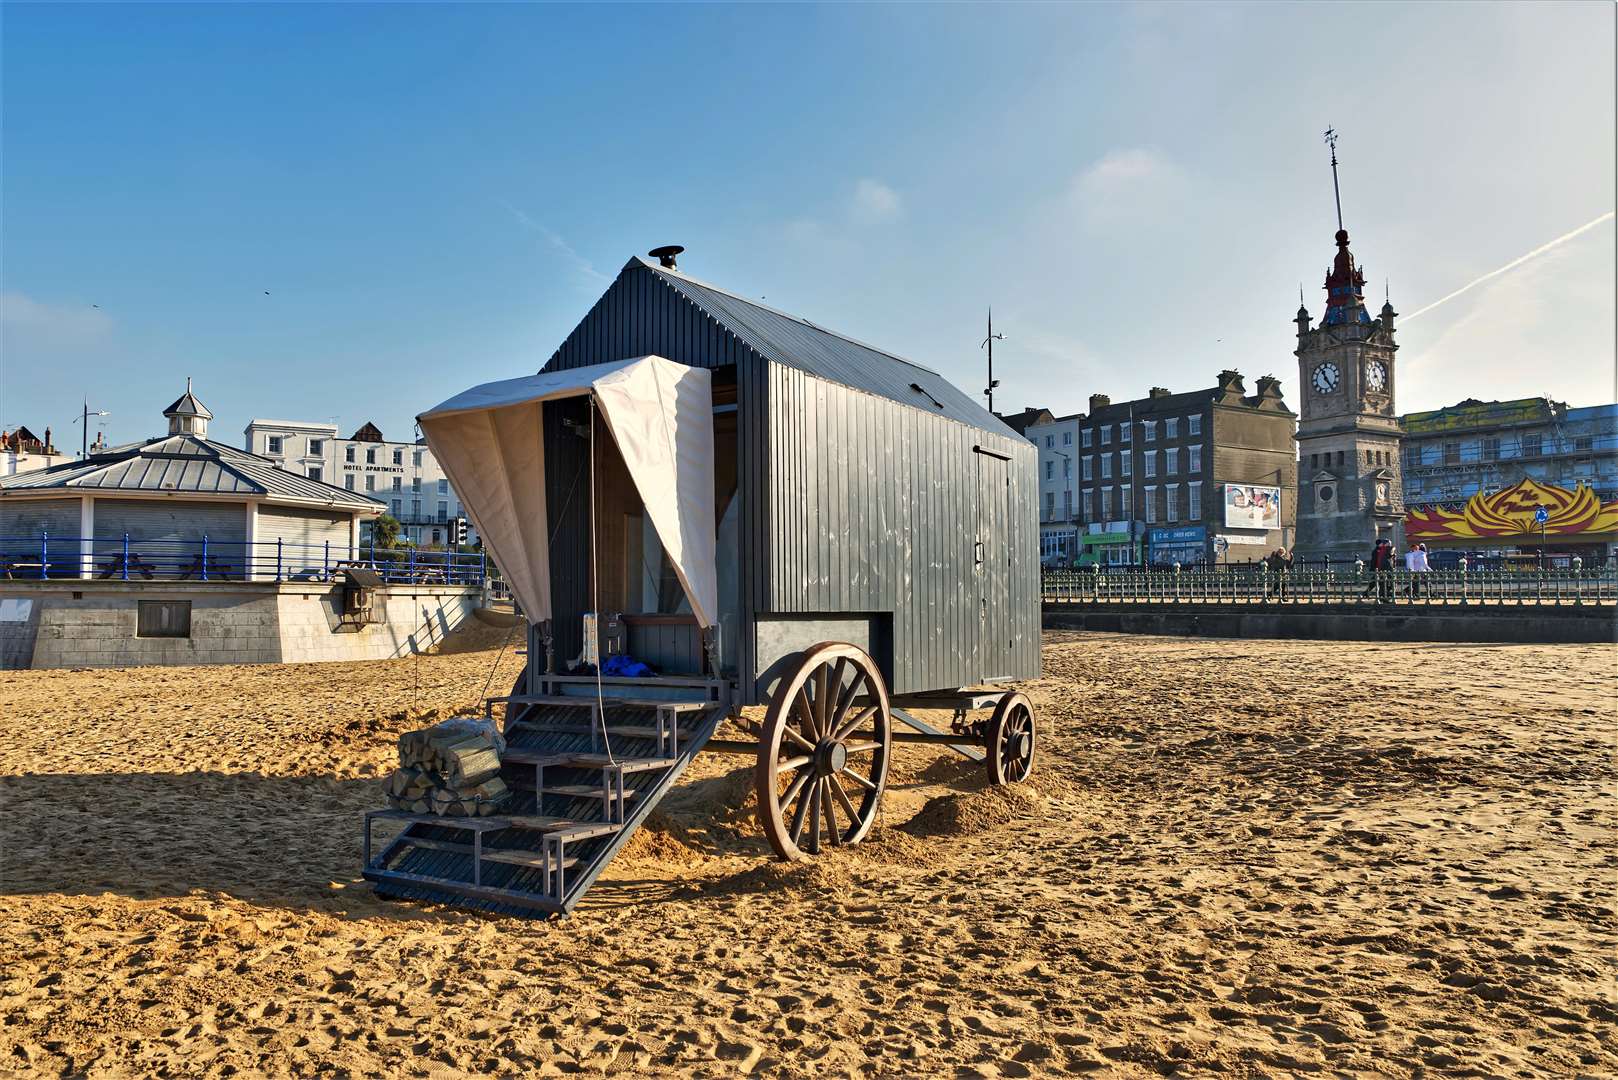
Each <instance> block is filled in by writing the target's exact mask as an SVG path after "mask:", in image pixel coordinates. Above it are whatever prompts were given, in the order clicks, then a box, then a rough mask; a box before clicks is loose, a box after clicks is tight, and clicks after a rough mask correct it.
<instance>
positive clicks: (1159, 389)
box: [1146, 386, 1169, 398]
mask: <svg viewBox="0 0 1618 1080" xmlns="http://www.w3.org/2000/svg"><path fill="white" fill-rule="evenodd" d="M1146 396H1147V397H1149V398H1160V397H1168V396H1169V389H1168V388H1167V387H1164V386H1154V387H1152V388H1151V389H1150V390H1148V391H1147V392H1146Z"/></svg>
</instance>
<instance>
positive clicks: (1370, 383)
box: [1365, 360, 1388, 391]
mask: <svg viewBox="0 0 1618 1080" xmlns="http://www.w3.org/2000/svg"><path fill="white" fill-rule="evenodd" d="M1365 388H1366V389H1367V390H1376V391H1382V390H1386V389H1387V388H1388V365H1386V364H1384V363H1383V362H1382V361H1380V360H1372V361H1371V362H1370V363H1369V364H1366V365H1365Z"/></svg>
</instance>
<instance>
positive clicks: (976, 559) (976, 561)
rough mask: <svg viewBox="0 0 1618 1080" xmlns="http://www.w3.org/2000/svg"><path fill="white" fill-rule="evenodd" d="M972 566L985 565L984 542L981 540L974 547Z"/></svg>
mask: <svg viewBox="0 0 1618 1080" xmlns="http://www.w3.org/2000/svg"><path fill="white" fill-rule="evenodd" d="M972 565H974V566H982V565H983V541H982V540H979V541H977V542H975V543H974V544H973V545H972Z"/></svg>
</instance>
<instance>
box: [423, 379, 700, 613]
mask: <svg viewBox="0 0 1618 1080" xmlns="http://www.w3.org/2000/svg"><path fill="white" fill-rule="evenodd" d="M584 394H594V395H595V400H596V403H597V405H598V406H599V407H600V409H601V414H602V416H603V417H605V419H606V422H607V427H608V428H609V429H611V433H612V438H613V441H614V442H616V443H617V445H618V451H619V453H620V454H621V455H622V457H623V459H624V464H625V465H626V466H627V467H628V470H629V475H630V476H631V477H633V478H634V481H635V488H636V490H637V491H638V492H639V493H640V498H641V502H643V503H644V504H645V505H646V516H647V517H648V518H649V519H650V521H651V522H652V525H653V527H654V528H656V530H657V535H658V539H659V540H660V541H661V542H662V544H663V549H664V551H665V552H666V553H667V555H668V559H669V562H670V564H671V565H672V566H673V567H674V572H675V574H676V575H677V576H678V577H679V579H680V584H681V585H682V586H683V587H684V589H685V594H686V597H687V598H688V599H689V600H690V601H691V611H692V614H694V615H695V616H696V618H697V621H698V622H699V623H700V624H701V625H703V626H705V627H707V626H713V625H715V623H716V622H717V620H718V618H719V583H718V571H717V569H716V565H715V547H716V541H715V525H714V473H713V453H714V450H713V391H712V386H711V379H710V375H709V372H708V371H707V370H706V369H704V368H693V367H687V366H685V365H684V364H676V363H675V362H674V361H672V360H665V359H663V358H662V357H661V356H641V357H637V358H635V359H633V360H619V361H615V362H613V363H610V364H595V365H593V366H591V367H583V368H573V369H572V370H570V371H555V372H549V373H541V374H539V375H527V376H524V377H523V378H520V379H506V380H503V381H501V382H492V383H485V384H483V385H482V386H474V387H473V388H472V389H470V390H466V391H463V392H462V393H459V394H457V395H455V396H454V397H452V398H450V399H449V400H448V401H446V402H444V403H443V404H442V405H439V406H437V407H436V408H433V409H429V410H428V411H427V412H424V413H422V414H421V415H420V416H419V417H417V419H418V420H419V421H420V422H421V430H422V434H423V435H425V436H426V437H427V445H428V446H429V447H431V448H432V451H433V456H435V457H436V458H437V459H438V461H439V464H441V465H442V466H443V467H444V472H445V473H446V474H447V475H448V476H449V480H450V483H452V484H454V485H455V490H456V492H457V493H458V494H459V495H460V498H461V503H462V504H463V505H464V506H465V507H466V512H467V516H469V517H470V518H471V519H472V523H473V524H475V525H476V526H477V529H478V533H479V535H481V536H482V537H483V543H484V546H485V547H487V548H488V549H489V553H490V554H491V555H493V556H494V561H495V563H496V564H498V565H499V567H500V569H501V570H502V571H504V573H505V575H506V578H507V580H508V581H509V582H510V584H511V591H512V594H513V595H514V596H516V598H517V600H518V602H519V603H521V604H522V607H523V612H524V613H525V614H526V615H527V616H528V619H529V621H530V622H534V623H538V622H541V621H543V620H545V619H549V618H550V617H551V575H550V528H549V524H548V522H549V518H548V515H547V512H546V507H545V439H544V410H543V409H542V407H541V406H542V404H543V403H544V402H546V401H551V400H554V399H556V398H565V397H578V396H580V395H584ZM600 435H601V433H600V432H598V433H597V437H598V438H599V437H600Z"/></svg>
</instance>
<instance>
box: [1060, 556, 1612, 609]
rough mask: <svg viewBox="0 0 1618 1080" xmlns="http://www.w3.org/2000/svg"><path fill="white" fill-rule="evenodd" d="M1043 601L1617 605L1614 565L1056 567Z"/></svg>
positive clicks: (1396, 604)
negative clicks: (1561, 567) (1477, 567)
mask: <svg viewBox="0 0 1618 1080" xmlns="http://www.w3.org/2000/svg"><path fill="white" fill-rule="evenodd" d="M1040 591H1041V595H1042V599H1043V600H1044V602H1045V603H1046V604H1058V605H1059V604H1163V603H1168V604H1176V603H1178V604H1209V603H1221V604H1353V605H1366V606H1373V607H1374V606H1378V605H1382V606H1389V605H1394V606H1407V605H1432V604H1615V603H1618V566H1613V565H1610V564H1609V565H1608V566H1605V567H1602V568H1600V569H1594V570H1584V569H1582V568H1580V569H1569V570H1430V571H1426V572H1411V571H1407V570H1390V571H1381V572H1378V571H1371V570H1355V569H1352V568H1350V569H1347V570H1343V571H1338V570H1298V569H1292V570H1287V571H1282V572H1273V571H1270V570H1268V569H1266V568H1262V567H1261V568H1259V569H1258V570H1256V571H1250V570H1246V569H1243V570H1242V571H1240V572H1234V573H1233V572H1228V571H1225V570H1183V571H1181V572H1178V573H1176V572H1174V571H1163V570H1153V571H1144V570H1125V571H1114V570H1101V571H1091V570H1059V571H1047V572H1046V573H1045V574H1044V575H1043V578H1042V582H1041V590H1040Z"/></svg>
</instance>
